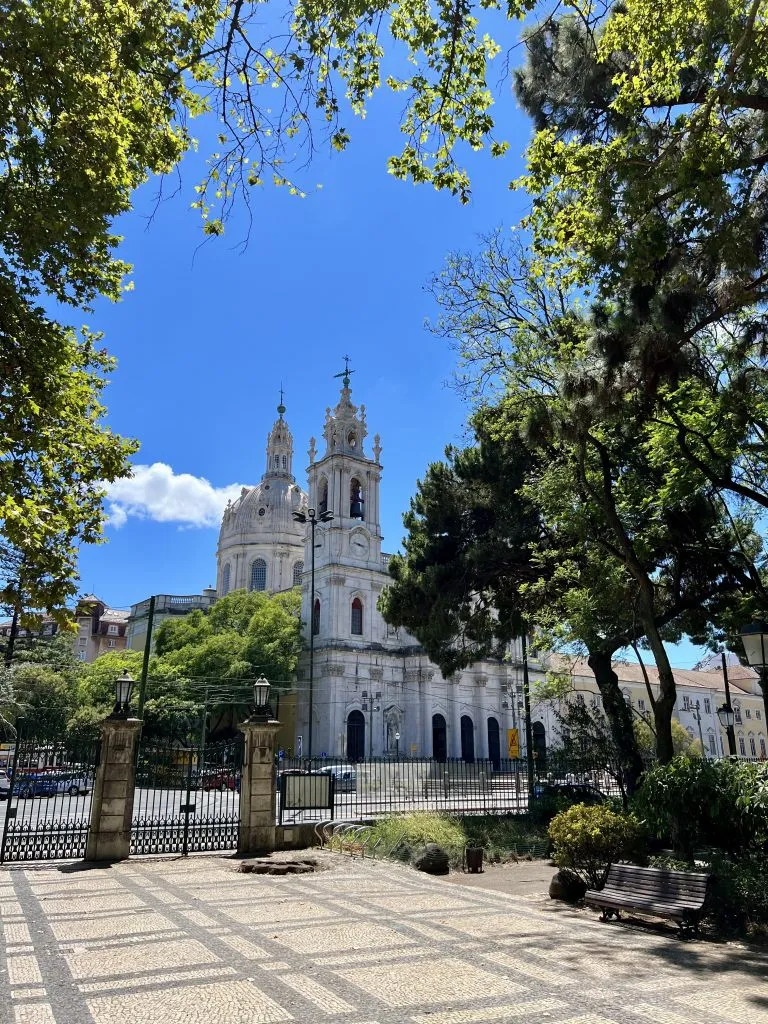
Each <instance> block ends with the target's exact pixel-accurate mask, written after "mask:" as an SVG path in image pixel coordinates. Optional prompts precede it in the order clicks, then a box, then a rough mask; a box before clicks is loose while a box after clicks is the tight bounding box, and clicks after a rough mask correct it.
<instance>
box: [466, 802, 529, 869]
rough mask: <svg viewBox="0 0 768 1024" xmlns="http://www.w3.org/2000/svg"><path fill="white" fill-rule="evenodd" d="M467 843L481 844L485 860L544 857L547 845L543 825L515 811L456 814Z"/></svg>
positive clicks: (472, 844)
mask: <svg viewBox="0 0 768 1024" xmlns="http://www.w3.org/2000/svg"><path fill="white" fill-rule="evenodd" d="M459 822H460V823H461V826H462V828H463V829H464V833H465V835H466V842H467V846H482V847H483V849H484V850H485V857H486V860H487V861H489V862H491V863H492V862H494V861H495V862H498V861H503V860H509V859H510V858H515V857H527V856H540V857H544V856H546V854H547V850H548V848H549V839H548V837H547V830H546V827H542V826H541V825H539V824H537V823H534V822H532V821H530V819H528V818H522V817H520V816H519V815H517V814H468V815H466V816H465V817H462V818H459Z"/></svg>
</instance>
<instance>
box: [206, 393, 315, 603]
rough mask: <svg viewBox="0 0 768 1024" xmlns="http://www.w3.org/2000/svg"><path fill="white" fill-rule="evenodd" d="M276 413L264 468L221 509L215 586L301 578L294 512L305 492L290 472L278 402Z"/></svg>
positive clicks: (300, 539) (225, 589) (300, 537)
mask: <svg viewBox="0 0 768 1024" xmlns="http://www.w3.org/2000/svg"><path fill="white" fill-rule="evenodd" d="M277 411H278V413H279V419H278V420H276V421H275V423H274V425H273V427H272V430H271V431H270V433H269V437H268V438H267V465H266V470H265V472H264V474H263V476H262V478H261V480H260V481H259V483H258V484H256V486H255V487H243V489H242V491H241V492H240V497H239V498H237V499H236V500H235V501H234V502H230V503H229V504H228V505H227V507H226V509H225V510H224V515H223V517H222V521H221V530H220V531H219V546H218V552H217V561H218V573H217V588H216V589H217V591H218V594H219V596H220V597H222V596H224V595H225V594H227V593H229V591H230V590H237V589H240V588H245V589H247V590H272V591H277V590H286V589H288V588H289V587H291V586H295V585H296V584H297V583H299V582H300V580H301V573H302V572H303V569H304V563H303V556H304V536H305V532H306V528H305V526H303V525H302V524H301V523H297V522H296V521H295V520H294V518H293V513H294V512H295V511H298V510H299V509H302V508H306V505H307V495H306V493H305V492H304V491H303V490H302V489H301V488H300V487H299V485H298V484H297V483H296V481H295V479H294V477H293V472H292V462H293V437H292V435H291V431H290V429H289V427H288V424H287V423H286V422H285V420H284V419H283V414H284V413H285V406H284V405H283V404H282V402H281V403H280V405H279V406H278V410H277Z"/></svg>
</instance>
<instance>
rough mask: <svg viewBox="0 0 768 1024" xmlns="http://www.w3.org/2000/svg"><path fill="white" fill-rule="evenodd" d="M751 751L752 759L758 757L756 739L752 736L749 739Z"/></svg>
mask: <svg viewBox="0 0 768 1024" xmlns="http://www.w3.org/2000/svg"><path fill="white" fill-rule="evenodd" d="M749 751H750V753H751V755H752V757H757V747H756V746H755V737H754V736H752V735H751V734H750V737H749Z"/></svg>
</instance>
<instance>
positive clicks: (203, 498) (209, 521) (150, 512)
mask: <svg viewBox="0 0 768 1024" xmlns="http://www.w3.org/2000/svg"><path fill="white" fill-rule="evenodd" d="M242 486H243V485H242V484H228V485H227V486H226V487H214V486H213V485H212V484H211V483H210V482H209V481H208V480H206V479H205V477H201V476H192V474H191V473H174V471H173V469H171V467H170V466H167V465H166V464H165V463H164V462H153V463H152V465H151V466H134V467H133V474H132V475H131V476H130V477H126V479H124V480H116V481H115V482H114V483H112V484H108V486H107V499H106V500H107V503H108V507H107V511H108V514H109V523H110V525H111V526H114V527H116V528H118V529H119V527H121V526H124V525H125V523H126V522H127V521H128V519H129V518H131V517H133V518H135V519H151V520H153V521H154V522H156V523H180V524H181V525H183V526H218V525H219V523H220V522H221V514H222V512H223V511H224V506H225V505H226V504H227V502H228V501H229V500H230V499H231V500H232V501H234V500H235V498H237V497H239V496H240V491H241V489H242Z"/></svg>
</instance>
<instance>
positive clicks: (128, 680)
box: [112, 669, 134, 718]
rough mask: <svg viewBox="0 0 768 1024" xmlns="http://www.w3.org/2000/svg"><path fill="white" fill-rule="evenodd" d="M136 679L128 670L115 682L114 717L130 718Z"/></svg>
mask: <svg viewBox="0 0 768 1024" xmlns="http://www.w3.org/2000/svg"><path fill="white" fill-rule="evenodd" d="M133 687H134V679H133V676H132V675H131V674H130V672H128V670H127V669H126V670H125V671H124V672H123V674H122V675H120V676H118V677H117V679H116V680H115V707H114V710H113V712H112V714H113V715H120V716H122V717H124V718H127V717H128V711H129V705H130V703H131V694H132V693H133Z"/></svg>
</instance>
